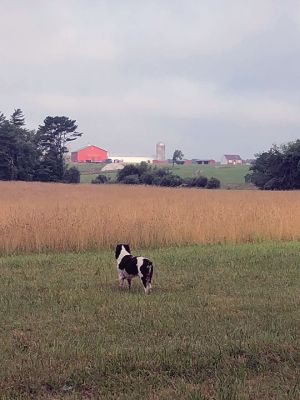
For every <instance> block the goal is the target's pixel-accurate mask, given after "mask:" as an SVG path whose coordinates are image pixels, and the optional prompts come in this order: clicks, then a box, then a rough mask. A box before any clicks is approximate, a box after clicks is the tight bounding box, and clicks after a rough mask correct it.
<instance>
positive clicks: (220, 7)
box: [0, 0, 300, 160]
mask: <svg viewBox="0 0 300 400" xmlns="http://www.w3.org/2000/svg"><path fill="white" fill-rule="evenodd" d="M0 10H1V11H0V49H1V60H0V72H1V73H0V111H2V112H4V113H5V114H6V115H7V116H9V115H10V114H11V113H12V112H13V110H14V108H21V109H22V110H23V112H24V114H25V117H26V121H27V126H28V127H29V128H37V127H38V125H39V124H41V123H42V121H43V120H44V118H45V117H46V116H47V115H53V116H54V115H66V116H68V117H70V118H72V119H76V120H77V122H78V125H79V130H80V131H81V132H83V133H84V135H83V136H82V138H81V139H79V140H78V141H77V142H76V143H75V142H74V143H73V146H72V149H74V148H77V147H80V146H83V145H86V144H88V143H91V144H95V145H98V146H100V147H103V148H105V149H107V150H109V151H110V153H112V154H119V155H148V156H150V155H153V154H154V153H155V144H156V142H157V141H163V142H165V143H166V149H167V155H169V156H170V155H171V154H172V153H173V151H174V150H175V149H177V148H178V149H181V150H182V151H183V153H184V154H185V156H186V157H187V158H192V157H205V158H206V157H212V158H215V159H217V160H219V159H220V158H221V156H222V154H224V153H238V154H241V156H242V157H244V158H248V157H253V154H254V153H257V152H260V151H262V150H265V149H268V148H270V146H271V145H272V144H273V143H277V144H280V143H283V142H287V141H290V140H295V139H297V138H300V0H52V1H48V0H47V1H46V0H23V1H22V0H14V1H10V0H0Z"/></svg>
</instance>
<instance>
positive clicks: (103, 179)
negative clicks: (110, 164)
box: [92, 175, 108, 184]
mask: <svg viewBox="0 0 300 400" xmlns="http://www.w3.org/2000/svg"><path fill="white" fill-rule="evenodd" d="M107 182H108V178H107V176H106V175H98V176H97V177H96V178H95V179H93V180H92V183H95V184H97V183H98V184H101V183H107Z"/></svg>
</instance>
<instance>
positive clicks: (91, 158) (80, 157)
mask: <svg viewBox="0 0 300 400" xmlns="http://www.w3.org/2000/svg"><path fill="white" fill-rule="evenodd" d="M106 159H108V151H106V150H104V149H101V148H100V147H98V146H92V145H88V146H86V147H83V148H81V149H79V150H77V151H73V152H72V153H71V161H73V162H101V161H105V160H106Z"/></svg>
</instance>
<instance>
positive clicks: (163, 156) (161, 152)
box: [156, 142, 166, 161]
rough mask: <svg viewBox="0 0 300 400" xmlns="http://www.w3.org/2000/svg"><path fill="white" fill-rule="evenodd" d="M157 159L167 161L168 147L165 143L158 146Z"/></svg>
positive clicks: (159, 143)
mask: <svg viewBox="0 0 300 400" xmlns="http://www.w3.org/2000/svg"><path fill="white" fill-rule="evenodd" d="M156 159H157V160H158V161H165V159H166V146H165V144H164V143H163V142H158V143H157V144H156Z"/></svg>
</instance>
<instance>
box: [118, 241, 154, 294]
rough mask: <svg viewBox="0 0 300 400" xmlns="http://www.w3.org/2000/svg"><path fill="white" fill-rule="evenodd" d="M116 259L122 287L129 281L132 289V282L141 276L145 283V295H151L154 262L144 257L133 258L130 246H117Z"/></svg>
mask: <svg viewBox="0 0 300 400" xmlns="http://www.w3.org/2000/svg"><path fill="white" fill-rule="evenodd" d="M116 259H117V268H118V274H119V284H120V286H121V287H122V286H123V283H124V280H125V279H127V282H128V287H129V289H130V288H131V280H132V279H133V278H134V277H136V276H139V277H140V278H141V281H142V283H143V286H144V290H145V293H149V291H150V290H151V280H152V275H153V264H152V262H151V261H150V260H148V259H147V258H144V257H134V256H132V255H131V253H130V247H129V245H128V244H117V247H116Z"/></svg>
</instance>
